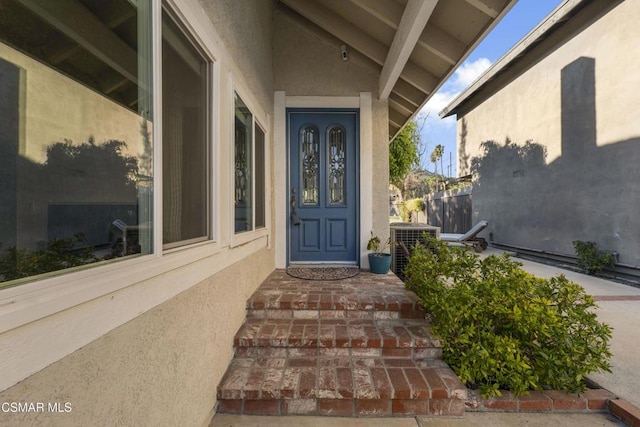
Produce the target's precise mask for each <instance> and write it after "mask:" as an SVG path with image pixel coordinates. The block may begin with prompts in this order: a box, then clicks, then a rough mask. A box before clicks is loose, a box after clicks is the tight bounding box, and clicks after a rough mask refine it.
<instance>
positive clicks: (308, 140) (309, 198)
mask: <svg viewBox="0 0 640 427" xmlns="http://www.w3.org/2000/svg"><path fill="white" fill-rule="evenodd" d="M318 135H319V132H318V129H316V128H315V127H308V128H304V129H302V131H301V132H300V163H301V165H300V170H301V171H302V204H304V205H317V204H318V185H319V178H318V175H319V172H320V171H319V166H320V165H319V160H320V159H319V157H320V156H319V151H320V145H319V144H320V141H319V137H318Z"/></svg>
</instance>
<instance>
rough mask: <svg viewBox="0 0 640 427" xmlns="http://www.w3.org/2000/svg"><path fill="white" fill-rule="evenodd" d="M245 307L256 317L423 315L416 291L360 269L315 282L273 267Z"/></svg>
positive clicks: (405, 316)
mask: <svg viewBox="0 0 640 427" xmlns="http://www.w3.org/2000/svg"><path fill="white" fill-rule="evenodd" d="M356 279H357V280H356ZM247 311H248V317H256V318H307V319H309V318H313V319H321V318H368V319H388V318H415V319H424V310H423V308H422V307H421V306H420V304H419V302H418V298H417V297H416V295H415V294H414V293H412V292H410V291H408V290H406V289H405V288H404V286H403V285H402V282H400V281H399V280H398V278H397V277H396V276H394V275H392V274H389V275H371V274H369V273H362V274H361V275H360V276H357V278H353V279H350V280H349V279H347V280H345V281H339V282H335V283H332V282H321V284H318V282H313V281H307V282H305V281H302V282H301V281H299V280H295V279H292V278H291V277H289V276H287V275H286V273H284V272H282V271H276V272H275V273H273V275H272V276H271V277H270V278H269V280H268V281H266V282H264V283H263V284H262V285H261V286H260V288H259V289H258V290H257V291H256V292H255V293H254V294H253V295H252V296H251V298H249V300H247Z"/></svg>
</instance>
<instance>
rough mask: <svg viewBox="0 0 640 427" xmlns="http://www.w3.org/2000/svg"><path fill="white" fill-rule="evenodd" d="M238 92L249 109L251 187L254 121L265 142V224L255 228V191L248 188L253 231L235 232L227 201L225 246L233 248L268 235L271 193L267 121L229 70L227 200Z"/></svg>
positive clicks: (231, 177) (231, 179)
mask: <svg viewBox="0 0 640 427" xmlns="http://www.w3.org/2000/svg"><path fill="white" fill-rule="evenodd" d="M235 93H238V96H239V97H240V98H241V99H242V102H244V103H245V105H246V106H247V108H249V110H250V111H251V114H252V121H251V124H252V126H253V127H254V129H253V132H252V141H251V156H252V162H251V166H252V168H253V171H252V172H253V173H252V178H251V179H252V184H253V188H254V189H255V126H256V124H257V125H258V126H260V128H261V129H262V130H263V131H264V143H265V153H264V154H265V159H264V161H265V165H264V170H265V176H267V180H266V182H265V187H266V188H265V192H264V198H265V200H264V204H265V210H266V212H265V222H266V224H265V226H264V227H262V228H258V229H256V228H255V191H252V197H253V198H254V203H252V206H253V209H252V212H251V215H252V216H253V222H252V224H253V230H250V231H245V232H242V233H236V231H235V204H234V203H233V202H230V203H229V246H230V247H232V248H233V247H237V246H242V245H245V244H247V243H248V242H251V241H253V240H256V239H259V238H261V237H265V236H268V235H269V234H270V228H271V226H270V223H269V222H268V221H269V220H270V217H269V215H267V213H268V212H270V210H271V197H270V195H271V192H270V188H268V187H267V183H268V182H269V175H267V173H270V172H269V171H270V166H269V163H270V156H269V150H268V148H269V144H268V142H269V140H270V139H269V138H270V132H269V126H267V124H268V123H269V121H268V118H269V116H268V114H267V113H266V112H264V111H263V110H262V108H260V106H259V105H260V104H259V103H258V102H257V100H256V98H255V97H254V96H253V95H252V93H251V91H250V90H248V89H247V88H246V86H245V85H244V84H243V83H242V82H241V81H236V80H234V79H233V76H232V75H231V73H229V111H230V114H229V141H230V147H229V163H228V164H229V195H230V196H229V200H230V201H231V199H233V194H234V193H235V175H234V173H235V168H234V166H233V165H234V164H235V149H234V147H235V113H234V111H235V96H234V94H235Z"/></svg>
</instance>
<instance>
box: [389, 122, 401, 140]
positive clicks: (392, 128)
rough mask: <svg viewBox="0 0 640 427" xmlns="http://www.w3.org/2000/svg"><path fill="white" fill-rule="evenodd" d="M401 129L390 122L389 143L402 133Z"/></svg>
mask: <svg viewBox="0 0 640 427" xmlns="http://www.w3.org/2000/svg"><path fill="white" fill-rule="evenodd" d="M400 129H401V128H400V127H399V126H396V125H394V124H393V123H391V122H389V142H391V141H392V140H393V138H395V137H396V135H397V134H398V132H400Z"/></svg>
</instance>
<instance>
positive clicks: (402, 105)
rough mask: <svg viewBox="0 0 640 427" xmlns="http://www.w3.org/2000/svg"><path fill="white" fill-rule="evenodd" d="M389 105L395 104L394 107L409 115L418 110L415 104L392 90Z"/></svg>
mask: <svg viewBox="0 0 640 427" xmlns="http://www.w3.org/2000/svg"><path fill="white" fill-rule="evenodd" d="M389 105H393V108H395V109H396V110H398V111H400V112H403V113H404V114H408V115H412V114H413V113H414V112H415V111H416V107H415V106H414V105H413V104H411V103H410V102H408V101H407V100H406V99H404V98H403V97H401V96H399V95H398V94H396V93H395V92H391V95H389Z"/></svg>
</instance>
